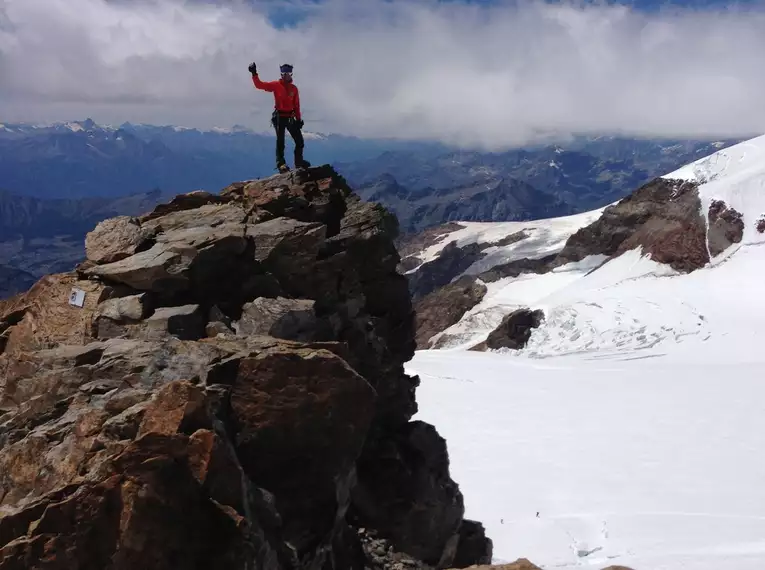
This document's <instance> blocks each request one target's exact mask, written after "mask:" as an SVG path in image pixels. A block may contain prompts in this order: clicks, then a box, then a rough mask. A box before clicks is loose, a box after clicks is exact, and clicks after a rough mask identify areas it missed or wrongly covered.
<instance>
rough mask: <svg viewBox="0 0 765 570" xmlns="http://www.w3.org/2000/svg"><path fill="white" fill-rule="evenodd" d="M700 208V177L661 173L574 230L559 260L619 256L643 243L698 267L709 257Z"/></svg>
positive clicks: (686, 266) (647, 249)
mask: <svg viewBox="0 0 765 570" xmlns="http://www.w3.org/2000/svg"><path fill="white" fill-rule="evenodd" d="M700 211H701V201H700V200H699V195H698V185H697V184H696V183H693V182H686V181H681V180H669V179H664V178H657V179H656V180H653V181H652V182H649V183H648V184H646V185H644V186H642V187H641V188H639V189H638V190H636V191H635V192H633V193H632V194H631V195H629V196H628V197H626V198H624V199H622V200H620V201H619V202H618V203H617V204H614V205H612V206H609V207H608V208H606V209H605V210H604V211H603V214H602V215H601V217H600V218H599V219H598V220H597V221H595V222H594V223H593V224H590V225H589V226H587V227H585V228H582V229H580V230H579V231H577V232H576V233H575V234H574V235H572V236H571V237H570V238H569V239H568V241H567V242H566V245H565V247H564V248H563V250H562V251H561V252H560V254H559V255H558V258H557V260H556V262H555V263H556V264H557V265H563V264H565V263H568V262H571V261H579V260H581V259H584V258H585V257H587V256H589V255H608V256H617V255H620V254H622V253H623V252H625V251H628V250H631V249H635V248H637V247H642V249H643V253H644V254H650V256H651V257H652V258H653V259H654V260H655V261H657V262H659V263H665V264H667V265H670V266H671V267H672V268H674V269H676V270H678V271H686V272H687V271H693V270H694V269H698V268H700V267H703V266H704V265H705V264H706V263H708V262H709V252H708V250H707V238H706V222H705V221H704V219H703V218H702V217H701V214H700Z"/></svg>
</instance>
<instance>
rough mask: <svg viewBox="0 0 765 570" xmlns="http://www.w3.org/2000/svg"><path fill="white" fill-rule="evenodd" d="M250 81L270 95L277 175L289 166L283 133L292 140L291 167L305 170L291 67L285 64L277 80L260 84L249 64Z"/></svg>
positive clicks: (255, 72)
mask: <svg viewBox="0 0 765 570" xmlns="http://www.w3.org/2000/svg"><path fill="white" fill-rule="evenodd" d="M249 70H250V73H251V74H252V82H253V83H254V84H255V87H256V88H257V89H262V90H263V91H268V92H270V93H273V94H274V112H273V114H272V115H271V124H272V125H273V126H274V129H275V130H276V168H277V169H278V170H279V172H287V171H288V170H289V167H288V166H287V162H286V161H285V160H284V131H285V130H286V131H289V133H290V136H291V137H292V140H293V141H295V168H308V167H309V166H311V164H310V163H309V162H308V161H306V160H305V159H303V148H304V146H305V143H304V141H303V132H302V130H301V129H302V128H303V124H304V123H303V118H302V116H301V114H300V92H299V91H298V88H297V85H295V84H294V83H293V81H292V66H291V65H289V64H287V63H285V64H284V65H282V66H281V67H279V71H280V72H281V74H282V77H281V79H279V80H278V81H261V80H260V78H259V77H258V68H257V66H256V65H255V64H254V63H251V64H250V67H249Z"/></svg>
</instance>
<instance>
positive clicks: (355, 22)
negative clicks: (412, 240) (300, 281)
mask: <svg viewBox="0 0 765 570" xmlns="http://www.w3.org/2000/svg"><path fill="white" fill-rule="evenodd" d="M290 4H291V5H292V6H293V8H294V7H295V4H296V3H295V2H292V3H290ZM274 5H275V2H273V1H271V2H267V3H263V2H261V3H258V2H255V3H254V4H252V3H249V4H248V3H245V2H241V1H229V2H221V1H220V0H219V1H218V2H217V3H216V4H207V3H201V2H195V3H189V2H182V1H180V0H161V1H160V0H137V1H130V2H128V1H124V0H123V1H114V0H0V121H3V120H5V121H11V120H65V119H74V118H84V117H85V116H92V117H93V118H95V119H96V120H97V121H102V122H122V121H125V120H130V121H143V122H153V123H173V124H183V125H186V126H198V127H210V126H214V125H231V124H235V123H239V124H244V125H246V126H249V127H252V128H255V129H258V130H260V129H265V128H267V126H268V116H269V114H270V110H271V108H272V105H273V102H272V98H271V96H270V94H268V93H264V92H259V91H256V90H255V89H254V88H253V87H252V84H251V82H250V78H249V73H248V72H247V66H248V64H249V63H250V62H251V61H253V60H254V61H256V62H257V63H258V67H259V70H261V76H262V77H263V78H265V79H275V78H276V77H277V73H278V65H279V64H280V63H282V62H285V61H287V62H290V63H293V64H294V65H295V80H296V83H297V84H298V86H299V87H300V88H301V98H302V101H303V107H304V112H305V115H306V117H305V118H306V128H308V129H311V130H318V131H324V132H338V133H345V134H353V135H360V136H376V137H387V136H394V137H406V138H425V139H432V140H439V141H442V142H446V143H451V144H458V145H462V146H465V147H479V148H485V149H494V150H499V149H502V148H507V147H511V146H515V145H520V144H525V143H529V142H533V141H535V140H539V139H540V138H542V137H546V136H549V135H551V134H556V135H557V134H566V133H570V132H576V133H623V134H628V135H650V136H671V137H674V136H677V137H685V136H689V137H693V136H748V135H753V134H759V133H761V132H765V73H763V63H762V61H763V54H765V7H763V5H762V4H758V5H756V6H749V7H747V8H739V9H734V8H728V9H714V10H711V9H705V10H692V9H676V10H674V11H659V12H653V13H643V12H640V11H636V10H633V9H630V8H628V7H626V6H619V5H595V4H580V3H573V2H568V1H564V2H556V3H545V2H541V1H536V0H531V1H524V0H520V1H517V2H513V3H500V4H496V5H492V6H489V7H487V6H483V7H481V6H476V5H467V4H463V3H459V2H449V3H439V2H434V1H425V0H414V1H412V0H407V1H406V2H401V1H399V2H395V1H394V2H390V1H378V0H364V1H363V2H353V1H348V0H328V1H327V2H325V3H322V4H316V3H313V2H306V3H305V4H304V5H298V6H297V9H300V10H301V11H302V12H303V13H302V16H303V17H302V19H301V20H300V21H299V23H298V24H297V25H295V26H291V27H286V28H279V27H275V26H274V25H273V24H272V23H271V22H270V21H269V18H268V17H267V13H266V9H273V7H274Z"/></svg>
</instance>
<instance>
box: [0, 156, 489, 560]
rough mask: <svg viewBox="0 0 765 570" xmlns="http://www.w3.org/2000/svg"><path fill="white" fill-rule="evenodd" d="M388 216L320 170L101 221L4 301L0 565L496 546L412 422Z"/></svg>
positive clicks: (485, 554)
mask: <svg viewBox="0 0 765 570" xmlns="http://www.w3.org/2000/svg"><path fill="white" fill-rule="evenodd" d="M396 232H397V222H396V219H395V218H394V217H393V216H391V215H390V214H389V213H388V212H387V211H386V210H385V209H384V208H382V207H381V206H379V205H376V204H371V203H366V202H362V201H361V200H360V199H359V198H358V197H357V196H356V195H355V194H354V193H353V192H352V191H351V189H350V188H349V187H348V186H347V184H346V183H345V181H344V180H343V178H342V177H340V176H338V175H337V173H336V172H335V171H334V170H332V169H331V168H329V167H317V168H311V169H309V170H307V171H297V172H293V173H288V174H283V175H277V176H273V177H270V178H267V179H263V180H255V181H247V182H241V183H236V184H233V185H231V186H229V187H227V188H225V189H224V190H223V191H222V192H221V193H220V194H215V195H214V194H209V193H206V192H192V193H189V194H184V195H180V196H177V197H176V198H174V199H173V200H171V201H170V202H168V203H166V204H163V205H160V206H158V207H157V208H156V209H155V210H154V211H153V212H151V213H149V214H146V215H143V216H140V217H127V216H123V217H118V218H112V219H109V220H106V221H104V222H102V223H100V224H99V225H98V226H97V227H96V228H95V229H94V230H93V231H92V232H91V233H89V234H88V236H87V240H86V252H87V260H86V261H85V262H84V263H82V264H81V265H79V266H78V267H77V269H76V271H73V272H70V273H65V274H57V275H50V276H47V277H45V278H43V279H42V280H40V281H39V282H37V283H36V284H35V285H34V286H33V287H32V288H31V289H30V290H29V291H28V292H26V293H24V294H21V295H19V296H17V297H13V298H11V299H7V300H5V301H0V377H1V378H2V382H0V449H1V450H2V453H1V454H0V569H3V570H5V569H6V568H7V569H11V568H22V567H23V568H29V567H45V568H52V569H55V568H62V569H64V568H66V569H76V568H82V569H85V568H103V567H111V568H115V569H119V568H135V567H141V566H143V567H148V568H153V569H162V568H168V569H170V568H181V567H183V568H200V569H202V568H205V569H206V568H226V569H235V568H242V569H244V568H267V569H269V570H277V569H279V570H281V569H297V568H311V569H318V568H322V569H326V570H330V569H345V568H354V569H355V568H359V569H361V568H391V569H392V568H404V567H433V568H448V567H454V566H459V567H464V566H469V565H471V564H486V563H488V562H490V560H491V541H490V540H489V539H488V538H487V537H486V536H485V534H484V532H483V527H482V526H481V525H480V524H479V523H475V522H472V521H467V520H464V518H463V513H464V506H463V498H462V495H461V493H460V490H459V487H458V485H457V484H456V483H455V482H454V481H452V479H451V477H450V474H449V459H448V452H447V447H446V442H445V441H444V440H443V438H441V437H440V436H439V435H438V433H437V431H436V429H435V428H434V427H433V426H431V425H428V424H426V423H423V422H419V421H412V416H413V415H414V414H415V413H416V411H417V403H416V399H415V389H416V387H417V385H418V378H416V377H410V376H408V375H406V374H405V373H404V368H403V364H404V363H405V362H406V361H408V360H409V359H410V358H411V357H412V355H413V351H414V348H415V324H414V311H413V309H412V304H411V300H410V296H409V291H408V284H407V280H406V278H405V277H403V276H402V275H401V274H400V273H398V271H397V265H398V264H399V262H400V257H399V255H398V253H397V252H396V249H395V247H394V241H393V240H394V239H395V237H396ZM380 541H385V542H384V548H382V547H381V544H382V543H381V542H380ZM382 550H384V554H385V555H384V556H382V557H381V555H380V552H381V551H382ZM394 555H395V556H394ZM391 557H392V558H391ZM401 565H403V566H401Z"/></svg>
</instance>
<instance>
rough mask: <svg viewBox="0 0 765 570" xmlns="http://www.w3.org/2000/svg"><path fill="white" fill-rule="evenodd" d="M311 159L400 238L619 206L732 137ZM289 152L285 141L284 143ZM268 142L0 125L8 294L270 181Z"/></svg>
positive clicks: (317, 139)
mask: <svg viewBox="0 0 765 570" xmlns="http://www.w3.org/2000/svg"><path fill="white" fill-rule="evenodd" d="M306 137H307V153H306V156H307V157H308V158H309V160H311V161H312V162H313V163H314V164H323V163H330V164H332V165H333V166H335V168H336V169H337V170H338V171H339V172H340V173H341V174H343V175H344V176H345V177H346V178H347V179H348V181H349V183H350V184H351V186H353V187H354V188H356V189H357V191H358V193H359V194H360V195H361V196H362V197H363V198H364V199H367V200H372V201H376V202H380V203H382V204H384V205H386V206H388V207H389V208H390V209H391V210H392V211H393V212H394V213H395V214H396V215H397V216H398V218H399V220H400V222H401V228H402V231H403V232H404V233H416V232H418V231H420V230H422V229H425V228H427V227H431V226H435V225H438V224H441V223H444V222H449V221H508V220H529V219H539V218H549V217H555V216H562V215H566V214H571V213H576V212H580V211H584V210H590V209H593V208H597V207H599V206H601V205H604V204H607V203H610V202H613V201H615V200H617V199H619V198H621V197H623V196H625V195H627V194H628V193H629V192H631V191H632V190H634V189H635V188H637V187H638V186H639V185H641V184H643V183H644V182H646V181H648V180H651V179H652V178H654V177H655V176H657V175H660V174H663V173H665V172H669V171H671V170H673V169H675V168H677V167H678V166H680V165H682V164H687V163H688V162H691V161H693V160H695V159H696V158H699V157H701V156H706V155H708V154H711V153H712V152H714V151H716V150H718V149H720V148H723V147H725V146H729V145H730V144H733V143H735V142H738V141H734V140H723V141H654V140H637V139H626V138H615V137H598V138H584V137H582V138H576V139H573V140H571V141H568V142H566V143H565V144H563V143H560V144H558V145H549V146H539V147H534V148H525V149H517V150H513V151H508V152H502V153H482V152H465V151H455V150H454V149H450V148H448V147H446V146H444V145H440V144H436V143H430V142H418V141H413V142H410V141H397V140H379V139H369V140H368V139H358V138H354V137H345V136H339V135H322V134H316V133H307V134H306ZM288 144H289V143H288ZM273 151H274V139H273V136H272V135H271V134H270V133H269V132H267V131H266V132H263V133H258V132H255V131H252V130H248V129H246V128H244V127H241V126H235V127H232V128H230V129H211V130H206V131H203V130H198V129H189V128H184V127H177V126H153V125H133V124H130V123H125V124H123V125H120V126H118V127H112V126H104V125H98V124H96V123H95V122H94V121H92V120H90V119H87V120H85V121H73V122H68V123H57V124H53V125H30V124H10V123H5V124H0V188H1V189H4V190H5V191H0V266H4V269H3V275H4V277H3V283H4V284H5V285H4V287H5V288H4V292H0V296H3V295H4V294H5V295H7V294H8V292H9V291H10V292H12V291H13V289H14V285H13V283H17V286H16V290H20V289H24V288H26V287H27V286H28V281H29V279H30V276H32V278H34V277H38V276H40V275H43V274H46V273H53V272H58V271H67V270H69V269H71V268H72V267H73V266H74V265H75V264H76V263H77V262H78V261H80V260H81V259H82V257H83V240H84V236H85V234H86V233H87V232H88V231H89V230H90V229H92V228H93V227H94V226H95V225H96V224H97V223H98V222H99V221H101V220H103V219H105V218H108V217H112V216H115V215H136V214H139V213H141V212H145V211H147V210H150V209H151V208H153V207H154V206H155V205H156V204H157V203H159V202H162V201H164V200H166V199H167V198H169V197H171V196H173V195H175V194H178V193H182V192H188V191H191V190H196V189H204V190H208V191H211V192H217V191H219V190H220V189H221V188H223V187H225V186H226V185H228V184H229V183H231V182H232V181H237V180H246V179H252V178H260V177H264V176H268V175H270V174H273V173H274V169H273V163H274V160H273Z"/></svg>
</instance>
